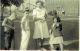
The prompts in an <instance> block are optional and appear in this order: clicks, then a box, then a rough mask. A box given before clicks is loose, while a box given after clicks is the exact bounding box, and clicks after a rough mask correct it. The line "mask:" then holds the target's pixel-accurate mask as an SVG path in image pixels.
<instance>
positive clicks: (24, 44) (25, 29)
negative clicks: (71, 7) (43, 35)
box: [20, 8, 30, 50]
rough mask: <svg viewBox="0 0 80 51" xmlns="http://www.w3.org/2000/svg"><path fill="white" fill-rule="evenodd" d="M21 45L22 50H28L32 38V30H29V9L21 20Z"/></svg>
mask: <svg viewBox="0 0 80 51" xmlns="http://www.w3.org/2000/svg"><path fill="white" fill-rule="evenodd" d="M21 30H22V32H21V45H20V50H26V49H27V48H28V43H29V38H30V28H29V9H28V8H26V10H25V13H24V16H23V17H22V20H21Z"/></svg>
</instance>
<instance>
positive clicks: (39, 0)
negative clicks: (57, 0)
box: [36, 0, 44, 6]
mask: <svg viewBox="0 0 80 51" xmlns="http://www.w3.org/2000/svg"><path fill="white" fill-rule="evenodd" d="M37 3H41V5H42V6H43V4H44V2H43V1H41V0H38V1H36V4H37Z"/></svg>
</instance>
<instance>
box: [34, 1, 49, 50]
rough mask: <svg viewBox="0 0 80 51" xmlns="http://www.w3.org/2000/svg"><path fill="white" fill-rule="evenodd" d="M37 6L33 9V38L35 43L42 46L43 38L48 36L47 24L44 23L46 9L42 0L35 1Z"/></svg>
mask: <svg viewBox="0 0 80 51" xmlns="http://www.w3.org/2000/svg"><path fill="white" fill-rule="evenodd" d="M36 5H37V7H36V8H35V9H34V10H33V20H34V22H35V28H34V35H33V39H35V40H36V41H38V42H37V43H38V44H37V45H39V46H41V48H42V47H43V43H44V39H47V38H49V32H48V26H47V23H46V14H47V13H46V9H45V8H44V7H43V2H42V1H37V2H36Z"/></svg>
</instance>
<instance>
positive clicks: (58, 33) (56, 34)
mask: <svg viewBox="0 0 80 51" xmlns="http://www.w3.org/2000/svg"><path fill="white" fill-rule="evenodd" d="M53 12H54V13H53V14H54V19H53V21H54V22H53V24H52V27H51V29H50V40H49V44H50V47H51V50H56V49H57V50H61V51H63V34H62V24H61V20H60V18H59V17H58V15H57V11H53ZM58 48H59V49H58Z"/></svg>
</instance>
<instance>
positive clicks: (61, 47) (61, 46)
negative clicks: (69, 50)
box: [59, 43, 63, 51]
mask: <svg viewBox="0 0 80 51" xmlns="http://www.w3.org/2000/svg"><path fill="white" fill-rule="evenodd" d="M59 45H60V49H61V51H63V44H62V43H61V44H59Z"/></svg>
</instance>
